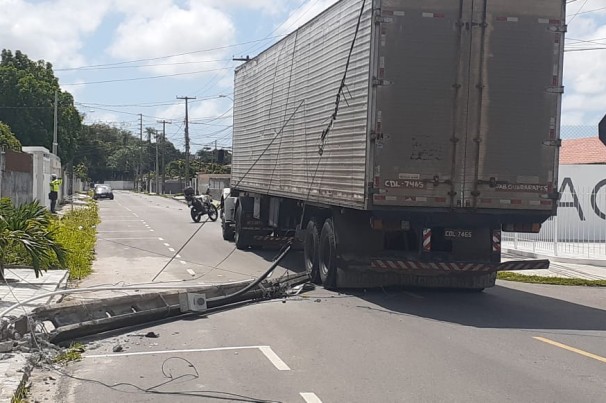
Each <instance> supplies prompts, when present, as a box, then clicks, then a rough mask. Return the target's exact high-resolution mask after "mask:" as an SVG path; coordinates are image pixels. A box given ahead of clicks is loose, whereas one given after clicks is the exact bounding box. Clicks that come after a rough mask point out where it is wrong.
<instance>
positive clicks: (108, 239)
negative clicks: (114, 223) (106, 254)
mask: <svg viewBox="0 0 606 403" xmlns="http://www.w3.org/2000/svg"><path fill="white" fill-rule="evenodd" d="M99 239H101V240H103V241H113V240H119V239H130V240H142V239H156V238H154V237H142V238H99Z"/></svg>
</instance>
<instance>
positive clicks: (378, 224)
mask: <svg viewBox="0 0 606 403" xmlns="http://www.w3.org/2000/svg"><path fill="white" fill-rule="evenodd" d="M370 228H372V229H374V230H376V231H382V230H383V228H384V227H383V220H382V219H380V218H375V217H372V218H371V219H370Z"/></svg>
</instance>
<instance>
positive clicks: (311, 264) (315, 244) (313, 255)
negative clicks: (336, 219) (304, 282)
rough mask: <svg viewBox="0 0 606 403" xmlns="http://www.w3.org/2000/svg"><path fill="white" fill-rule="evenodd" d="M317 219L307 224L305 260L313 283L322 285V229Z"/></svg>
mask: <svg viewBox="0 0 606 403" xmlns="http://www.w3.org/2000/svg"><path fill="white" fill-rule="evenodd" d="M319 227H320V226H319V224H318V222H317V221H316V220H315V219H312V220H310V221H309V223H308V224H307V231H306V233H305V240H304V241H303V258H304V259H305V270H306V271H307V274H309V278H310V280H311V281H312V283H315V284H320V269H319V268H320V264H319V262H318V261H319V258H320V228H319Z"/></svg>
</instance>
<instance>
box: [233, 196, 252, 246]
mask: <svg viewBox="0 0 606 403" xmlns="http://www.w3.org/2000/svg"><path fill="white" fill-rule="evenodd" d="M242 215H243V213H242V206H240V205H238V207H237V208H236V231H235V234H234V241H235V242H236V248H238V249H247V248H248V246H249V244H248V243H247V239H246V235H245V234H244V233H243V232H244V230H243V229H242Z"/></svg>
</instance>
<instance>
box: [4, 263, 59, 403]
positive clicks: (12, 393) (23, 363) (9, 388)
mask: <svg viewBox="0 0 606 403" xmlns="http://www.w3.org/2000/svg"><path fill="white" fill-rule="evenodd" d="M68 279H69V271H68V270H65V273H64V274H63V277H62V278H61V280H59V283H58V284H57V287H56V288H55V291H58V290H60V289H66V288H67V281H68ZM62 299H63V295H56V296H54V297H49V299H48V301H47V302H46V304H52V303H58V302H60V301H61V300H62ZM8 354H10V355H11V357H10V358H8V359H6V360H1V361H0V403H4V402H7V403H8V402H11V401H12V400H13V399H14V398H15V397H16V396H17V395H18V394H19V393H20V391H21V390H23V388H24V387H25V385H27V382H28V380H29V377H30V375H31V373H32V370H33V365H32V364H31V362H30V355H29V354H23V353H20V352H13V353H8ZM1 355H3V354H1Z"/></svg>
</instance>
